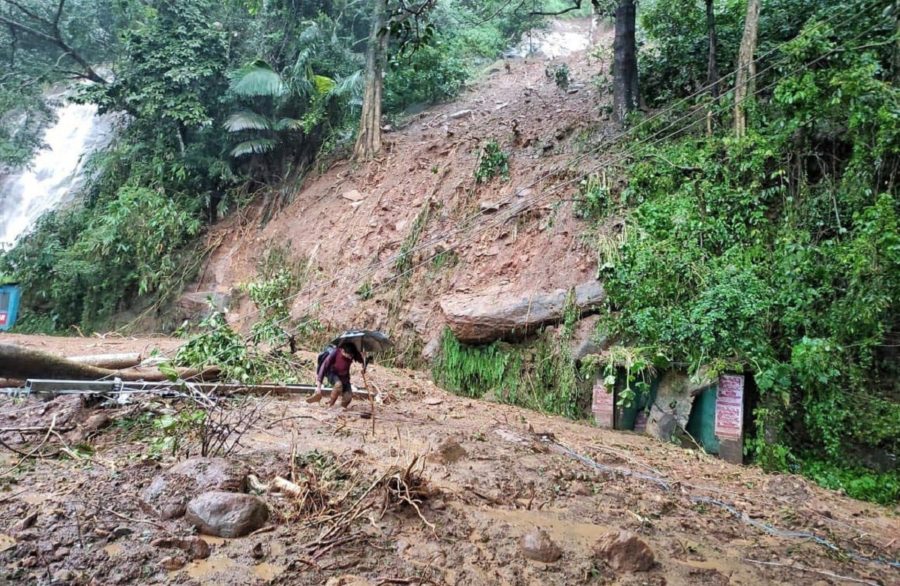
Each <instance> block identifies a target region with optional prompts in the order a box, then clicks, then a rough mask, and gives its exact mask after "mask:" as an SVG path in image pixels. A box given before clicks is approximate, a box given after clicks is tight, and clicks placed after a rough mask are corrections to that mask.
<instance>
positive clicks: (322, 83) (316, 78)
mask: <svg viewBox="0 0 900 586" xmlns="http://www.w3.org/2000/svg"><path fill="white" fill-rule="evenodd" d="M312 83H313V85H314V86H315V87H316V93H317V94H319V95H320V96H324V95H327V94H328V93H329V92H330V91H331V90H332V89H334V86H335V85H337V84H336V83H335V81H334V80H333V79H331V78H330V77H328V76H325V75H315V74H313V76H312Z"/></svg>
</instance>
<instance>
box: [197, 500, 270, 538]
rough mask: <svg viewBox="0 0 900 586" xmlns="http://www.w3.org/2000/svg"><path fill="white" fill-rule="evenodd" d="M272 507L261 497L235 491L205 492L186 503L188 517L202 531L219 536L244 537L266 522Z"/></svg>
mask: <svg viewBox="0 0 900 586" xmlns="http://www.w3.org/2000/svg"><path fill="white" fill-rule="evenodd" d="M268 518H269V508H268V507H267V506H266V503H265V502H263V501H262V499H260V498H258V497H255V496H251V495H249V494H240V493H233V492H221V491H210V492H205V493H203V494H201V495H199V496H197V497H195V498H194V499H193V500H191V501H190V502H189V503H188V505H187V512H186V513H185V519H186V520H187V521H188V522H189V523H191V524H192V525H194V526H195V527H196V528H197V529H199V530H200V531H201V532H202V533H206V534H208V535H215V536H217V537H243V536H244V535H247V534H248V533H251V532H253V531H255V530H257V529H259V528H260V527H262V526H263V525H265V523H266V520H267V519H268Z"/></svg>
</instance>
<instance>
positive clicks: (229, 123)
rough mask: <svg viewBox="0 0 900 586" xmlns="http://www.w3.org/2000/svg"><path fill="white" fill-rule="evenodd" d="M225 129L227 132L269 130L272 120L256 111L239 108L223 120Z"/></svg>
mask: <svg viewBox="0 0 900 586" xmlns="http://www.w3.org/2000/svg"><path fill="white" fill-rule="evenodd" d="M224 125H225V129H226V130H227V131H228V132H240V131H242V130H271V129H272V122H271V121H270V120H269V119H268V118H266V117H265V116H263V115H262V114H257V113H256V112H251V111H250V110H241V111H240V112H235V113H234V114H232V115H231V116H229V117H228V118H227V119H226V120H225V124H224Z"/></svg>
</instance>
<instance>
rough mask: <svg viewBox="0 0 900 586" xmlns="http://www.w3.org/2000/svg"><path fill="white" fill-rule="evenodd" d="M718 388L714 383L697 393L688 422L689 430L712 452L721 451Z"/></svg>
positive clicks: (692, 435)
mask: <svg viewBox="0 0 900 586" xmlns="http://www.w3.org/2000/svg"><path fill="white" fill-rule="evenodd" d="M717 388H718V387H717V386H716V385H713V386H711V387H709V388H708V389H704V390H703V391H701V392H700V394H699V395H697V398H696V399H694V405H693V407H692V408H691V416H690V418H689V419H688V424H687V432H688V433H689V434H691V437H693V438H694V439H695V440H697V443H699V444H700V445H701V446H703V449H704V450H706V451H707V452H709V453H710V454H718V453H719V440H718V439H717V438H716V391H717Z"/></svg>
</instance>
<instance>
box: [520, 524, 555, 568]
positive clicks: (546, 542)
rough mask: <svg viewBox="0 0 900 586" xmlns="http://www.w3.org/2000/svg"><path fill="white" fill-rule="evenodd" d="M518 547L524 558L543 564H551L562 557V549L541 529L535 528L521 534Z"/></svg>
mask: <svg viewBox="0 0 900 586" xmlns="http://www.w3.org/2000/svg"><path fill="white" fill-rule="evenodd" d="M519 549H521V550H522V555H524V556H525V557H526V558H528V559H530V560H534V561H536V562H543V563H545V564H552V563H553V562H555V561H556V560H558V559H559V558H561V557H562V550H561V549H559V546H557V545H556V544H555V543H553V540H552V539H550V536H549V535H547V532H546V531H544V530H543V529H537V528H535V529H532V530H531V531H529V532H528V533H526V534H525V535H523V536H522V538H521V539H520V540H519Z"/></svg>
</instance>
